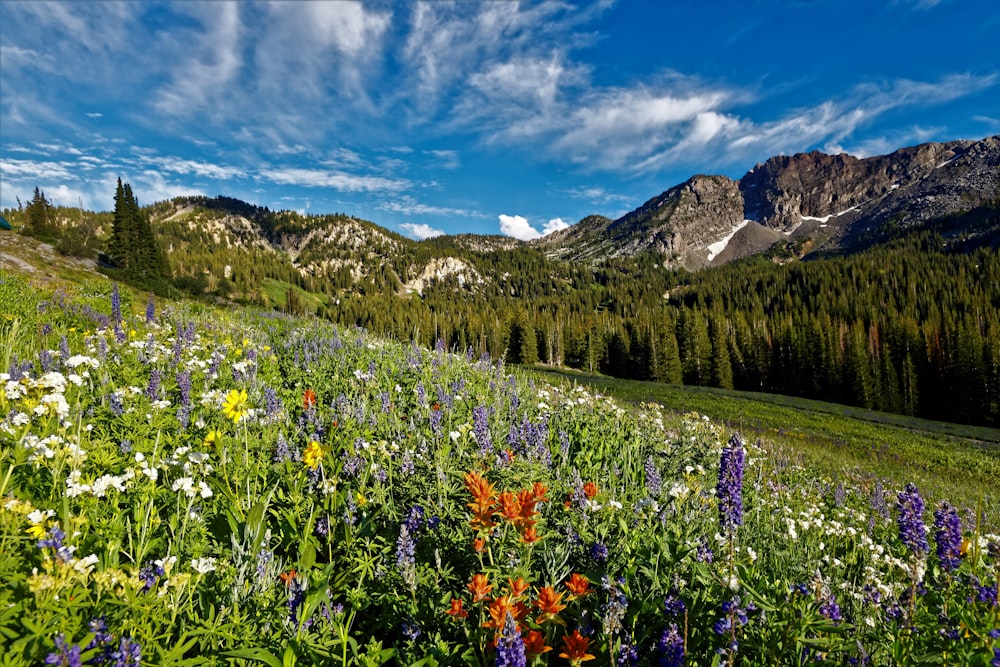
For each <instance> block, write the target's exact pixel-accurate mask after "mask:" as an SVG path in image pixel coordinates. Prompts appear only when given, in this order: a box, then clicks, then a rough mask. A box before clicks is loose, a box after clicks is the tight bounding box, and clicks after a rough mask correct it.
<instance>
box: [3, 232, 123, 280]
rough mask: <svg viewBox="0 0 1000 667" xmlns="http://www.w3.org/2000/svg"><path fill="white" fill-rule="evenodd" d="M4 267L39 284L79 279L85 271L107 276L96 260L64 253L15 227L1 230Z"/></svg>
mask: <svg viewBox="0 0 1000 667" xmlns="http://www.w3.org/2000/svg"><path fill="white" fill-rule="evenodd" d="M0 271H10V272H11V273H22V274H26V275H27V276H28V278H29V280H30V281H31V282H32V283H35V284H38V285H46V284H49V283H52V282H57V283H58V282H65V281H69V282H76V281H77V280H79V278H80V277H81V274H82V275H83V276H84V277H87V278H96V279H102V278H106V276H104V275H103V274H101V273H98V271H97V263H96V262H95V261H94V260H92V259H84V258H82V257H67V256H65V255H60V254H59V253H58V252H57V251H56V249H55V248H54V247H52V245H51V244H48V243H42V242H41V241H39V240H38V239H33V238H31V237H30V236H22V235H21V234H18V233H17V232H12V231H0ZM88 274H89V275H88Z"/></svg>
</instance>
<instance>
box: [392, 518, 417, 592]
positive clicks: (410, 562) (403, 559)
mask: <svg viewBox="0 0 1000 667" xmlns="http://www.w3.org/2000/svg"><path fill="white" fill-rule="evenodd" d="M415 551H416V545H414V544H413V538H412V537H411V536H410V531H409V529H408V528H407V527H406V524H405V523H404V524H402V525H400V527H399V538H398V539H397V540H396V567H397V568H398V569H399V574H400V576H401V577H402V578H403V583H405V584H406V587H407V588H409V589H410V591H411V592H413V591H416V589H417V567H416V561H415V559H414V553H415Z"/></svg>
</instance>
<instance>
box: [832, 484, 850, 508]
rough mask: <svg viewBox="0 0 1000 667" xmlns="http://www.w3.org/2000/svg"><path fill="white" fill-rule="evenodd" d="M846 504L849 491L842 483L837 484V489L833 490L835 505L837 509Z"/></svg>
mask: <svg viewBox="0 0 1000 667" xmlns="http://www.w3.org/2000/svg"><path fill="white" fill-rule="evenodd" d="M846 502H847V489H845V488H844V485H843V483H842V482H837V486H836V488H834V489H833V504H834V506H836V507H843V506H844V503H846Z"/></svg>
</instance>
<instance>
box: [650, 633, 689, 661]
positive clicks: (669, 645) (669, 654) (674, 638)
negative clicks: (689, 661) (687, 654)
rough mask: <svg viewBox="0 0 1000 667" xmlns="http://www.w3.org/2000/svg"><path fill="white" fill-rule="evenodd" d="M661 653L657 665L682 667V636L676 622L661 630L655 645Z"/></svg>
mask: <svg viewBox="0 0 1000 667" xmlns="http://www.w3.org/2000/svg"><path fill="white" fill-rule="evenodd" d="M656 647H657V648H658V649H659V650H660V652H661V653H663V655H662V656H660V660H659V663H658V664H659V667H684V638H683V637H682V636H681V633H680V632H679V631H678V629H677V624H676V623H671V624H670V626H669V627H668V628H667V629H666V630H664V631H663V636H662V637H660V641H659V643H658V644H657V646H656Z"/></svg>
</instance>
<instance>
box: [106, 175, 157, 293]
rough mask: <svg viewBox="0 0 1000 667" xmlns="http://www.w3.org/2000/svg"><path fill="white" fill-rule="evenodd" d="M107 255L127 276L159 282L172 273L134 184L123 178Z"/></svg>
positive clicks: (119, 180) (117, 196)
mask: <svg viewBox="0 0 1000 667" xmlns="http://www.w3.org/2000/svg"><path fill="white" fill-rule="evenodd" d="M107 255H108V258H109V259H110V260H111V264H112V265H114V267H115V268H117V269H119V270H121V272H122V274H123V275H124V276H125V277H126V278H129V279H133V280H138V281H141V282H147V283H157V282H162V281H164V280H166V279H168V278H169V276H170V270H169V266H168V265H167V260H166V257H165V256H164V254H163V251H162V250H160V246H159V245H158V244H157V242H156V238H155V237H154V236H153V228H152V226H151V225H150V223H149V216H148V215H147V214H146V213H145V212H144V211H142V209H140V208H139V203H138V202H137V201H136V199H135V195H133V194H132V186H131V185H129V184H128V183H125V184H122V180H121V179H120V178H119V179H118V188H117V190H116V192H115V212H114V220H113V222H112V226H111V238H110V239H109V240H108V245H107Z"/></svg>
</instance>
